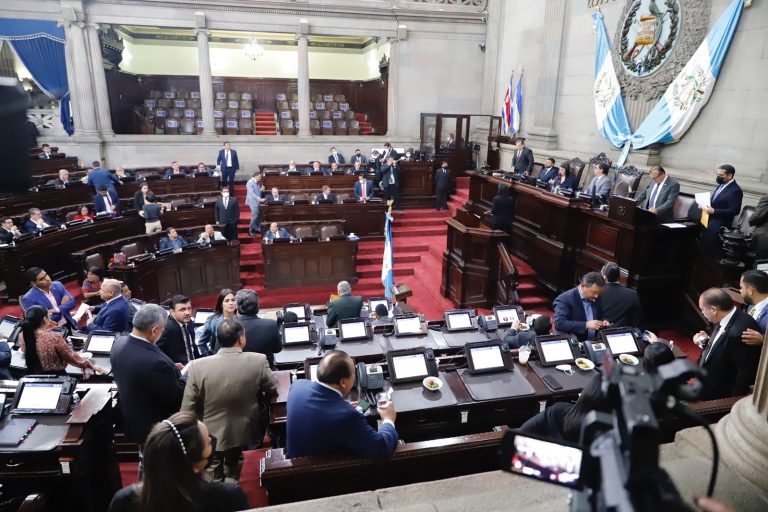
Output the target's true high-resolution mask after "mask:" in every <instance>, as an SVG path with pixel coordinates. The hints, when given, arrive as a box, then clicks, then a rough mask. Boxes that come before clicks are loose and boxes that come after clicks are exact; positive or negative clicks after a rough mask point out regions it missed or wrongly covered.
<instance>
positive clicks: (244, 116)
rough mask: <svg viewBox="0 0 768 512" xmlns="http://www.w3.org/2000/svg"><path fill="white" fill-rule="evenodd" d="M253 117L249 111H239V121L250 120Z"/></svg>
mask: <svg viewBox="0 0 768 512" xmlns="http://www.w3.org/2000/svg"><path fill="white" fill-rule="evenodd" d="M252 116H253V112H251V111H250V110H241V111H240V119H250V118H251V117H252Z"/></svg>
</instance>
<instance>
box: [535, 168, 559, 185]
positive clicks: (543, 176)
mask: <svg viewBox="0 0 768 512" xmlns="http://www.w3.org/2000/svg"><path fill="white" fill-rule="evenodd" d="M557 171H558V169H557V167H551V168H550V169H549V170H547V169H546V167H543V168H542V169H541V172H540V173H539V177H538V180H539V181H540V182H541V183H549V180H553V179H555V178H557Z"/></svg>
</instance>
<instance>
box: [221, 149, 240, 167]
mask: <svg viewBox="0 0 768 512" xmlns="http://www.w3.org/2000/svg"><path fill="white" fill-rule="evenodd" d="M229 152H230V153H232V168H233V169H234V170H236V171H237V170H238V169H240V160H238V159H237V151H235V150H234V149H230V150H229ZM226 163H227V160H226V157H225V156H224V150H223V149H220V150H219V155H218V156H217V157H216V165H220V166H221V168H222V169H226V167H227V166H226Z"/></svg>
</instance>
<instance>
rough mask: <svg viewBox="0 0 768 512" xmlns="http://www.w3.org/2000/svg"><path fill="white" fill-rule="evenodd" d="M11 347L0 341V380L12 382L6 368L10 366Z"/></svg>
mask: <svg viewBox="0 0 768 512" xmlns="http://www.w3.org/2000/svg"><path fill="white" fill-rule="evenodd" d="M11 359H12V356H11V346H10V345H8V343H6V342H5V341H0V380H13V377H12V376H11V372H10V371H9V370H8V367H9V366H11Z"/></svg>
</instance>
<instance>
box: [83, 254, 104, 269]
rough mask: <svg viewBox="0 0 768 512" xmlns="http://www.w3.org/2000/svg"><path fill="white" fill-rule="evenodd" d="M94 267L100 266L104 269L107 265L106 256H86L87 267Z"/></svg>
mask: <svg viewBox="0 0 768 512" xmlns="http://www.w3.org/2000/svg"><path fill="white" fill-rule="evenodd" d="M92 267H96V268H100V269H101V270H104V268H105V267H106V265H105V264H104V257H103V256H102V255H101V254H99V253H96V254H89V255H88V256H86V257H85V268H86V269H89V268H92Z"/></svg>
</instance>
